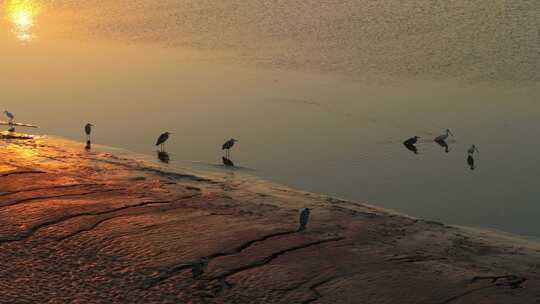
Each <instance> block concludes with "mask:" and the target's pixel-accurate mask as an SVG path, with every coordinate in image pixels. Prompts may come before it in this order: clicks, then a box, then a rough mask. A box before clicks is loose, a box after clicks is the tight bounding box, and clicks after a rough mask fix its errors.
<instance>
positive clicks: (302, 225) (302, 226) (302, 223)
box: [298, 208, 310, 231]
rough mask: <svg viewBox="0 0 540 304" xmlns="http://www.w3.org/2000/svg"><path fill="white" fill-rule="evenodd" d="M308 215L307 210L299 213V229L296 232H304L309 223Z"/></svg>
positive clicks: (308, 211)
mask: <svg viewBox="0 0 540 304" xmlns="http://www.w3.org/2000/svg"><path fill="white" fill-rule="evenodd" d="M309 214H310V210H309V208H304V209H302V211H301V212H300V227H298V231H304V230H306V226H307V224H308V222H309Z"/></svg>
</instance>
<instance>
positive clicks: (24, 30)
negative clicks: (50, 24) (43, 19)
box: [6, 0, 40, 42]
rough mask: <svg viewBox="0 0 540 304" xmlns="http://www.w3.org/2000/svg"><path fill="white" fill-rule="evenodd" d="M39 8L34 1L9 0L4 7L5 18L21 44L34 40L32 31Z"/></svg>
mask: <svg viewBox="0 0 540 304" xmlns="http://www.w3.org/2000/svg"><path fill="white" fill-rule="evenodd" d="M39 10H40V6H39V4H38V3H37V1H35V0H9V1H8V2H7V6H6V13H7V18H8V20H9V21H10V22H11V24H12V25H13V33H14V34H15V36H16V37H17V39H19V40H20V41H23V42H30V41H32V40H33V39H34V38H35V35H34V33H33V32H32V30H33V29H34V27H35V26H36V18H37V16H38V14H39Z"/></svg>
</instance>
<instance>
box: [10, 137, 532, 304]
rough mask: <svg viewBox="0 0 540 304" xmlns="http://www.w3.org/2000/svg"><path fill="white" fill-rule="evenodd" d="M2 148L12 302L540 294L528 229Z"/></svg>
mask: <svg viewBox="0 0 540 304" xmlns="http://www.w3.org/2000/svg"><path fill="white" fill-rule="evenodd" d="M0 154H1V156H2V158H1V160H0V224H1V225H0V260H1V261H2V267H1V268H0V302H1V303H436V304H438V303H440V304H442V303H489V304H494V303H505V304H508V303H520V304H523V303H539V302H540V280H539V279H540V274H539V272H538V267H537V266H538V264H539V263H540V246H539V245H538V243H534V242H530V241H526V240H523V239H520V238H518V237H515V236H510V235H505V234H502V233H493V232H485V231H477V230H473V229H469V228H458V227H450V226H446V225H444V224H441V223H435V222H429V221H424V220H418V219H415V218H411V217H407V216H404V215H400V214H397V213H393V212H390V211H385V210H382V209H379V208H375V207H372V206H368V205H364V204H359V203H353V202H347V201H343V200H338V199H333V198H329V197H326V196H322V195H317V194H311V193H305V192H300V191H296V190H292V189H289V188H287V187H284V186H281V185H275V184H272V183H269V182H265V181H261V180H258V179H256V178H249V177H246V176H244V175H242V174H238V173H237V172H235V171H223V172H221V173H208V174H204V175H194V174H191V173H180V172H165V171H163V170H160V169H159V168H158V167H156V166H152V165H150V164H145V163H143V162H141V161H139V160H133V159H123V158H120V157H117V156H114V155H112V154H108V153H98V152H87V151H84V149H83V146H82V145H79V144H75V143H68V142H63V141H59V140H51V139H35V140H17V139H4V140H3V141H1V142H0ZM359 187H361V185H359ZM303 207H310V208H312V217H311V222H310V224H309V226H308V229H307V231H305V232H297V231H296V228H297V218H298V210H299V209H300V208H303ZM200 257H209V260H210V262H209V265H208V269H207V270H206V272H205V274H204V275H203V276H202V277H201V278H200V279H198V280H195V279H193V278H192V277H191V265H192V263H193V262H194V261H196V260H198V259H199V258H200Z"/></svg>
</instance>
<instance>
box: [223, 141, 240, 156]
mask: <svg viewBox="0 0 540 304" xmlns="http://www.w3.org/2000/svg"><path fill="white" fill-rule="evenodd" d="M236 142H238V140H236V139H234V138H231V139H229V140H227V141H226V142H225V143H224V144H223V146H221V150H225V157H227V158H230V157H231V149H232V147H233V146H234V144H235V143H236Z"/></svg>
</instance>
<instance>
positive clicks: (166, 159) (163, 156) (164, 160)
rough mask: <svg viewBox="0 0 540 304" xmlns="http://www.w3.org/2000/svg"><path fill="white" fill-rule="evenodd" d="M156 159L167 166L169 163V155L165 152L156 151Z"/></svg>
mask: <svg viewBox="0 0 540 304" xmlns="http://www.w3.org/2000/svg"><path fill="white" fill-rule="evenodd" d="M157 157H158V159H159V161H161V162H162V163H165V164H168V163H169V162H170V161H171V158H170V156H169V153H167V152H165V151H157Z"/></svg>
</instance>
